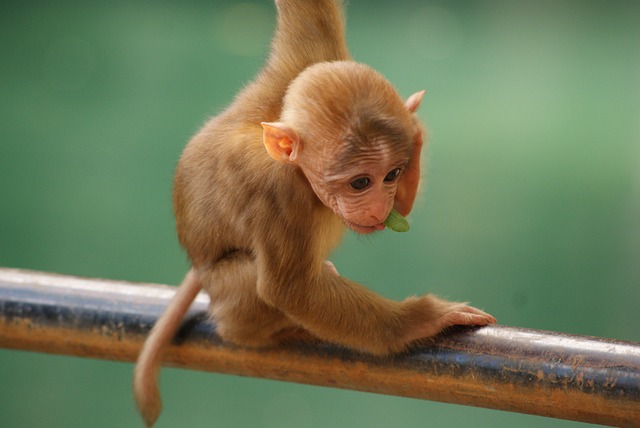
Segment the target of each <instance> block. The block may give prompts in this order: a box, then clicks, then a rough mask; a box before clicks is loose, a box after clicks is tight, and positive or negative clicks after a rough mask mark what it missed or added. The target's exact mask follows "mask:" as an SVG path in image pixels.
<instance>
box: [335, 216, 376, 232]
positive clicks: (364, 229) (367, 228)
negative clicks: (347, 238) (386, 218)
mask: <svg viewBox="0 0 640 428" xmlns="http://www.w3.org/2000/svg"><path fill="white" fill-rule="evenodd" d="M342 221H343V222H344V224H345V225H346V226H347V227H348V228H349V229H351V230H353V231H354V232H357V233H359V234H361V235H368V234H370V233H373V232H376V231H380V230H384V228H385V225H384V224H382V223H380V224H376V225H373V226H363V225H361V224H357V223H353V222H351V221H349V220H347V219H344V218H343V219H342Z"/></svg>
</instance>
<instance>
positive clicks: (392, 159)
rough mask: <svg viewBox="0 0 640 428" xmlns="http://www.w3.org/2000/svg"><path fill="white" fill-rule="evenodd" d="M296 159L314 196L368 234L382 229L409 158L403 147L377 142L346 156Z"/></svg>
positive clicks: (360, 231)
mask: <svg viewBox="0 0 640 428" xmlns="http://www.w3.org/2000/svg"><path fill="white" fill-rule="evenodd" d="M300 161H301V164H300V166H301V167H302V169H303V171H304V172H305V175H306V176H307V178H308V180H309V183H310V184H311V187H312V188H313V190H314V192H315V193H316V195H317V196H318V198H319V199H320V200H321V201H322V202H323V203H324V204H325V205H326V206H327V207H329V208H331V210H332V211H333V212H334V213H335V214H336V215H337V216H338V217H340V218H341V219H342V221H343V222H344V223H345V225H346V226H347V227H349V228H350V229H352V230H354V231H355V232H358V233H361V234H369V233H372V232H375V231H377V230H383V229H384V227H385V226H384V225H383V222H384V221H385V219H386V218H387V216H388V215H389V213H390V212H391V210H392V209H393V205H394V198H395V195H396V189H397V186H398V180H400V178H401V176H402V172H403V170H404V168H405V166H406V165H407V163H408V161H409V158H408V156H407V154H406V150H393V149H392V148H390V147H389V146H384V145H381V146H378V147H376V148H372V149H369V150H366V151H361V152H359V153H357V154H356V155H353V156H352V157H351V158H350V159H345V158H344V157H343V158H342V159H336V157H332V156H330V155H326V154H325V159H324V162H317V157H316V162H312V163H310V162H304V156H301V159H300Z"/></svg>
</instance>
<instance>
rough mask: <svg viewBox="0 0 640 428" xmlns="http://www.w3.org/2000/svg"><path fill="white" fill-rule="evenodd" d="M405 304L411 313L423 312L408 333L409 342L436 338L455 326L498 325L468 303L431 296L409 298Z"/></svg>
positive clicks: (487, 315) (493, 319)
mask: <svg viewBox="0 0 640 428" xmlns="http://www.w3.org/2000/svg"><path fill="white" fill-rule="evenodd" d="M405 302H406V304H408V305H409V306H410V307H411V312H413V311H414V310H420V309H419V308H421V310H422V311H423V312H422V314H421V315H422V316H421V317H420V318H422V319H420V320H419V321H418V322H417V323H416V324H414V325H413V326H412V327H411V328H410V329H409V330H410V331H408V332H407V335H408V337H406V340H407V342H412V341H415V340H418V339H424V338H428V337H432V336H435V335H436V334H438V333H440V332H441V331H442V330H444V329H445V328H447V327H451V326H454V325H477V326H483V325H489V324H495V323H496V319H495V318H494V317H493V316H491V315H489V314H488V313H486V312H484V311H482V310H480V309H477V308H474V307H472V306H469V305H467V304H466V303H457V302H448V301H446V300H442V299H439V298H437V297H434V296H430V295H427V296H422V297H418V298H415V297H414V298H409V299H407V300H405ZM416 315H417V314H416Z"/></svg>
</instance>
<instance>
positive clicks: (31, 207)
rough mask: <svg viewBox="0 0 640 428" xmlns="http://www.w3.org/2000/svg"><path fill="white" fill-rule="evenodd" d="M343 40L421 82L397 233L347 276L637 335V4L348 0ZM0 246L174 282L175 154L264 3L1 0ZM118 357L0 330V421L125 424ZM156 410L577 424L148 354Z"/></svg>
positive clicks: (408, 83) (16, 259)
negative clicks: (405, 203) (406, 216)
mask: <svg viewBox="0 0 640 428" xmlns="http://www.w3.org/2000/svg"><path fill="white" fill-rule="evenodd" d="M348 3H349V5H348V15H349V26H348V39H349V43H350V47H351V51H352V53H353V55H354V57H355V58H356V59H357V60H359V61H362V62H366V63H369V64H370V65H372V66H373V67H375V68H377V69H378V70H380V71H381V72H382V73H383V74H385V75H386V76H387V77H388V78H389V79H390V80H391V81H392V82H394V84H396V86H397V87H398V89H399V91H400V92H401V93H402V94H403V95H404V96H408V95H409V94H411V93H412V92H414V91H417V90H420V89H423V88H425V89H427V91H428V93H427V96H426V98H425V101H424V103H423V105H422V108H421V110H420V116H421V117H422V118H423V119H424V121H425V123H426V124H427V126H428V128H429V134H430V145H429V156H428V165H429V174H428V185H427V186H425V188H424V192H423V195H422V197H421V198H420V199H419V201H418V203H417V206H416V208H415V210H414V212H413V214H412V217H411V220H412V230H411V232H410V233H408V234H393V233H383V234H380V236H376V237H374V238H372V239H361V238H358V237H355V236H348V237H347V238H346V239H345V242H344V243H343V245H342V247H341V248H340V249H339V250H338V252H337V253H336V254H335V255H334V257H333V260H334V262H335V263H336V265H337V267H338V269H339V270H340V272H341V273H342V274H343V275H346V276H348V277H350V278H353V279H357V280H360V281H361V282H363V283H364V284H366V285H368V286H369V287H371V288H372V289H374V290H377V291H378V292H380V293H382V294H384V295H386V296H388V297H391V298H395V299H401V298H403V297H405V296H407V295H409V294H418V293H422V292H425V291H432V292H435V293H438V294H440V295H442V296H444V297H448V298H451V299H459V300H468V301H471V302H472V303H473V304H474V305H477V306H479V307H482V308H485V309H486V310H487V311H489V312H491V313H492V314H494V315H496V316H497V317H498V319H499V321H500V322H501V323H503V324H507V325H512V326H522V327H529V328H539V329H547V330H555V331H562V332H568V333H573V334H587V335H594V336H602V337H610V338H617V339H625V340H634V341H638V340H640V326H639V323H638V307H639V303H640V287H639V285H640V263H638V262H639V261H640V260H639V256H640V25H638V23H639V22H640V3H639V2H637V1H608V2H603V1H578V0H576V1H562V0H561V1H556V0H549V1H536V2H534V1H509V0H504V1H493V0H487V1H449V2H445V1H428V0H420V1H417V0H402V1H398V2H389V1H384V2H383V1H372V0H352V1H349V2H348ZM0 4H1V6H0V183H2V184H0V201H1V202H0V203H1V204H2V205H1V208H0V266H5V267H16V268H27V269H37V270H44V271H53V272H61V273H67V274H75V275H84V276H95V277H105V278H114V279H127V280H132V281H148V282H160V283H169V284H175V283H177V282H178V281H179V280H180V278H181V277H182V276H183V274H184V273H185V271H186V269H187V266H188V265H187V262H186V259H185V256H184V253H183V252H182V251H181V249H180V248H179V246H178V244H177V241H176V238H175V234H174V229H173V228H174V224H173V218H172V210H171V193H170V192H171V181H172V174H173V170H174V167H175V164H176V161H177V159H178V156H179V155H180V152H181V150H182V148H183V146H184V144H185V143H186V141H187V140H188V138H189V137H190V135H191V134H192V133H194V132H195V131H196V130H197V129H198V128H199V126H200V125H201V124H202V123H203V122H204V121H205V120H206V119H207V117H209V116H210V115H213V114H215V113H216V112H217V111H219V110H220V109H221V108H223V107H224V106H225V105H226V104H227V103H228V102H229V101H230V99H231V98H232V96H233V95H234V93H235V92H236V91H237V90H238V88H240V87H241V86H242V85H243V83H245V82H246V81H247V80H248V79H250V78H251V77H252V76H253V74H254V73H255V72H256V71H257V70H258V68H259V67H260V64H261V62H262V61H263V59H264V57H265V55H266V49H267V45H268V42H269V37H270V34H271V31H272V29H273V22H274V21H273V20H274V10H273V6H272V5H271V3H270V2H269V1H267V0H261V1H256V2H254V3H240V2H230V1H215V0H210V1H194V0H191V1H180V2H178V1H156V2H151V1H142V0H128V1H110V2H104V1H101V2H97V1H96V2H91V1H84V2H72V1H67V0H62V1H58V2H44V1H40V2H38V1H32V2H21V3H18V2H15V4H14V3H9V2H6V1H4V2H2V3H0ZM131 369H132V366H131V365H130V364H123V363H113V362H104V361H95V360H86V359H79V358H71V357H60V356H51V355H43V354H34V353H27V352H19V351H9V350H0V426H3V427H52V426H55V427H87V426H92V427H114V426H118V427H135V426H139V425H140V424H139V421H138V417H137V414H136V413H135V411H134V407H133V402H132V397H131V393H130V381H131ZM162 380H163V393H164V397H165V401H166V408H165V412H164V414H163V415H162V417H161V419H160V423H159V424H158V426H159V427H175V426H189V427H200V426H211V425H214V424H213V422H215V426H219V427H325V426H332V427H368V428H373V427H393V426H401V427H425V426H429V427H439V426H452V427H455V426H466V425H471V424H473V425H474V426H478V427H494V426H505V427H510V426H515V425H516V424H517V425H518V426H519V427H521V428H524V427H540V426H545V427H569V426H578V425H580V424H577V423H572V422H566V421H558V420H551V419H546V418H540V417H534V416H526V415H518V414H512V413H506V412H498V411H492V410H485V409H475V408H471V407H463V406H455V405H448V404H439V403H432V402H426V401H418V400H411V399H403V398H397V397H386V396H378V395H372V394H365V393H357V392H351V391H341V390H333V389H326V388H318V387H311V386H302V385H295V384H286V383H279V382H272V381H265V380H260V379H248V378H240V377H232V376H224V375H217V374H207V373H196V372H190V371H184V370H175V369H166V370H164V371H163V379H162Z"/></svg>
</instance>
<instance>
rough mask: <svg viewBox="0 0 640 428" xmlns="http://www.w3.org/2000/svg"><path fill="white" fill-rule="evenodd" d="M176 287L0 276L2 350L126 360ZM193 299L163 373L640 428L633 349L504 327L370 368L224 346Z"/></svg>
mask: <svg viewBox="0 0 640 428" xmlns="http://www.w3.org/2000/svg"><path fill="white" fill-rule="evenodd" d="M173 294H174V288H172V287H168V286H163V285H156V284H132V283H128V282H118V281H109V280H100V279H89V278H77V277H71V276H62V275H55V274H50V273H41V272H32V271H22V270H15V269H0V347H6V348H12V349H21V350H28V351H37V352H49V353H55V354H64V355H75V356H82V357H91V358H101V359H109V360H117V361H134V360H135V359H136V357H137V353H138V351H139V349H140V347H141V345H142V342H143V341H144V338H145V336H146V334H147V332H148V331H149V329H150V328H151V326H152V325H153V323H154V322H155V320H156V318H157V317H158V316H159V314H160V313H161V312H162V310H163V308H164V307H165V306H166V305H167V303H168V301H169V300H170V299H171V297H172V296H173ZM208 301H209V299H208V297H207V296H206V295H204V294H201V295H200V296H199V297H198V299H197V300H196V302H195V303H194V305H193V306H192V308H191V310H190V311H189V313H188V314H187V317H186V319H185V321H184V325H183V327H182V329H181V331H180V333H179V334H178V337H177V338H176V340H175V343H174V345H172V347H171V348H170V350H169V352H168V353H167V355H166V362H167V364H169V365H172V366H176V367H182V368H189V369H196V370H207V371H213V372H221V373H231V374H237V375H243V376H256V377H263V378H269V379H277V380H283V381H290V382H300V383H306V384H313V385H322V386H330V387H336V388H346V389H354V390H360V391H368V392H377V393H381V394H390V395H399V396H405V397H413V398H421V399H426V400H436V401H443V402H448V403H458V404H464V405H471V406H480V407H487V408H491V409H499V410H508V411H514V412H521V413H530V414H535V415H543V416H549V417H554V418H561V419H571V420H576V421H583V422H592V423H599V424H605V425H612V426H627V427H638V426H640V343H634V342H623V341H617V340H610V339H600V338H593V337H583V336H570V335H566V334H561V333H555V332H548V331H536V330H528V329H521V328H512V327H506V326H491V327H485V328H478V329H456V330H452V331H450V332H448V333H447V334H443V335H441V336H440V337H438V338H437V339H434V340H432V341H430V342H428V343H425V344H423V345H421V346H416V348H415V349H414V350H412V351H411V352H408V353H405V354H403V355H397V356H394V357H391V358H385V359H381V358H374V357H370V356H367V355H362V354H358V353H355V352H352V351H349V350H346V349H343V348H340V347H337V346H334V345H330V344H317V343H316V344H297V345H289V346H286V347H277V348H271V349H259V350H256V349H247V348H240V347H236V346H232V345H229V344H227V343H223V342H222V341H221V340H220V338H219V337H218V336H217V335H216V332H215V324H214V323H212V322H211V321H210V320H208V318H207V315H206V309H207V305H208Z"/></svg>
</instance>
